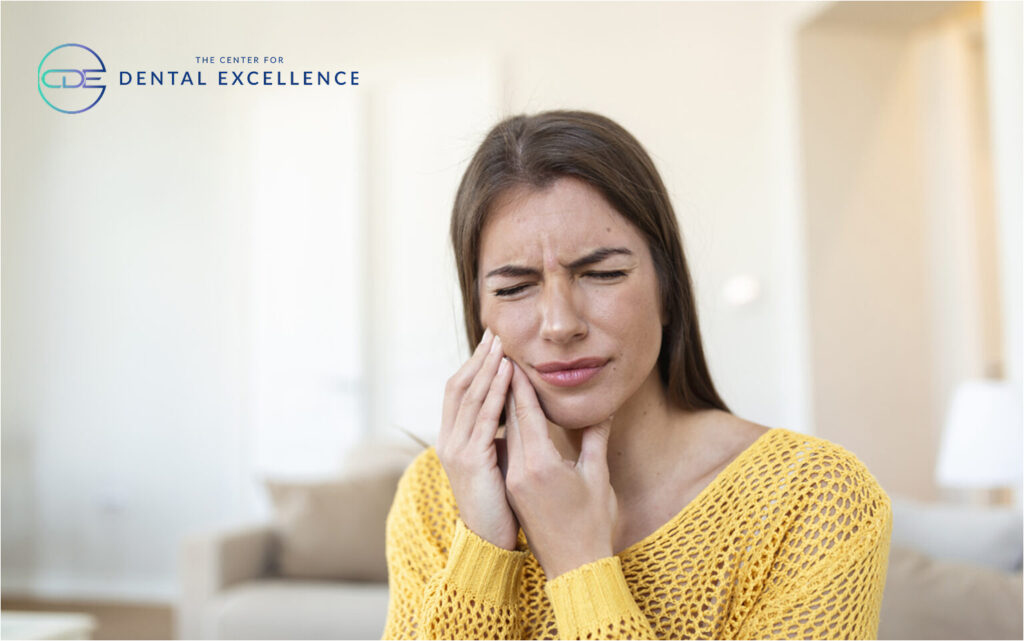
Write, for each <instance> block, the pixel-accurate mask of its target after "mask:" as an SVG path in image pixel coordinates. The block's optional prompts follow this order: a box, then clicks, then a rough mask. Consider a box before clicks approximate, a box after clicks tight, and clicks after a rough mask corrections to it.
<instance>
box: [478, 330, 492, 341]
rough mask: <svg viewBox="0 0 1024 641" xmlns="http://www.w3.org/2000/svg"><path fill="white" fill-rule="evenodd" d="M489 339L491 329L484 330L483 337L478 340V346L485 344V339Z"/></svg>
mask: <svg viewBox="0 0 1024 641" xmlns="http://www.w3.org/2000/svg"><path fill="white" fill-rule="evenodd" d="M490 337H491V328H490V327H486V328H484V335H483V338H481V339H480V344H481V345H483V344H484V343H486V342H487V339H488V338H490Z"/></svg>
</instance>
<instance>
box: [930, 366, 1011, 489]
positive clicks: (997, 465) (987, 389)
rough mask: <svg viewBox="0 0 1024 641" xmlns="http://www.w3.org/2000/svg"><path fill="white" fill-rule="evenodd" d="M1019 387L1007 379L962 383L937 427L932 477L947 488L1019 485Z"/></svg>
mask: <svg viewBox="0 0 1024 641" xmlns="http://www.w3.org/2000/svg"><path fill="white" fill-rule="evenodd" d="M1021 414H1022V408H1021V393H1020V390H1019V389H1014V386H1013V385H1011V384H1010V383H1008V382H1006V381H996V380H974V381H966V382H964V383H961V384H960V385H959V386H958V387H957V388H956V391H955V393H954V394H953V402H952V403H951V404H950V407H949V414H948V415H947V417H946V425H945V428H944V430H943V433H942V445H941V449H940V450H939V461H938V464H937V465H936V467H935V478H936V480H937V481H938V483H939V484H940V485H943V486H946V487H951V488H969V489H985V488H989V489H991V488H1002V487H1020V486H1021V471H1022V470H1021V459H1022V457H1024V454H1022V452H1021V446H1022V441H1021V432H1022V421H1021Z"/></svg>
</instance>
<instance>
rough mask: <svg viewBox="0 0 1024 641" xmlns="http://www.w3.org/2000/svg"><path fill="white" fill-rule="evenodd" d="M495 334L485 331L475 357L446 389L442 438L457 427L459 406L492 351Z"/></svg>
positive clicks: (455, 375) (454, 376)
mask: <svg viewBox="0 0 1024 641" xmlns="http://www.w3.org/2000/svg"><path fill="white" fill-rule="evenodd" d="M493 339H494V334H493V333H492V332H491V330H490V328H487V329H486V330H485V331H484V335H483V338H481V339H480V343H479V344H478V345H477V346H476V349H475V350H474V351H473V355H472V356H470V357H469V359H468V360H466V362H465V363H463V364H462V367H460V368H459V369H458V371H456V372H455V373H454V374H452V376H451V378H449V379H448V382H447V383H446V384H445V387H444V404H443V406H442V408H441V437H442V438H444V437H446V436H448V432H449V431H450V430H451V428H452V427H453V426H454V425H455V417H456V416H458V414H459V406H460V405H461V404H462V397H463V396H464V395H465V393H466V390H467V389H469V386H470V384H471V383H472V382H473V379H474V378H475V377H476V374H477V372H479V371H480V368H481V367H482V366H483V364H484V360H485V359H486V358H487V355H488V353H489V352H490V349H491V343H492V341H493Z"/></svg>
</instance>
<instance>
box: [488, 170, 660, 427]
mask: <svg viewBox="0 0 1024 641" xmlns="http://www.w3.org/2000/svg"><path fill="white" fill-rule="evenodd" d="M479 269H480V272H479V274H478V276H479V278H478V282H479V283H480V284H479V287H480V292H479V294H480V317H481V321H482V322H483V324H484V326H485V327H490V328H491V330H492V331H493V332H494V333H495V334H497V335H498V336H500V337H501V341H502V347H503V349H504V352H505V354H506V355H507V356H508V357H510V358H511V359H512V360H514V361H515V362H516V363H518V364H519V366H520V367H521V368H522V369H523V371H524V372H525V373H526V375H527V376H528V377H529V379H530V382H531V383H533V386H534V388H535V389H536V391H537V396H538V398H539V399H540V402H541V406H542V407H543V408H544V413H545V414H546V415H547V417H548V419H549V420H551V421H553V422H554V423H556V424H558V425H561V426H562V427H565V428H582V427H586V426H588V425H593V424H595V423H598V422H600V421H602V420H604V419H605V418H607V417H608V416H609V415H611V414H613V413H615V412H616V411H618V409H619V408H620V407H622V406H623V404H625V403H626V402H627V401H629V400H630V399H631V398H632V397H633V396H634V394H635V393H636V392H637V390H639V389H640V388H641V386H642V385H643V384H644V383H645V382H646V381H648V380H649V379H650V377H652V376H653V377H655V378H656V377H657V376H658V373H657V369H656V363H657V360H658V352H659V349H660V347H661V331H662V324H663V318H662V312H661V304H660V300H659V296H658V281H657V275H656V274H655V271H654V263H653V261H652V260H651V255H650V252H649V251H648V249H647V243H646V242H645V241H644V239H643V237H641V236H640V234H639V232H637V231H636V230H635V229H634V228H633V226H632V225H631V224H630V223H629V222H627V221H626V219H625V218H623V217H622V215H621V214H619V213H618V212H617V211H615V209H613V208H612V207H611V205H609V204H608V203H607V202H606V201H605V199H604V198H603V197H602V196H601V194H600V192H598V191H597V190H596V189H595V188H593V187H591V186H590V185H588V184H587V183H585V182H582V181H579V180H576V179H573V178H561V179H559V180H557V181H556V182H555V183H553V184H552V185H551V186H550V187H548V188H546V189H544V190H537V189H534V188H530V187H520V188H515V189H512V190H510V191H509V192H507V193H506V194H504V195H503V197H502V198H500V199H499V200H498V202H497V203H496V205H495V206H494V208H493V209H492V211H491V212H490V215H489V217H488V219H487V222H486V224H485V226H484V229H483V233H482V235H481V243H480V258H479Z"/></svg>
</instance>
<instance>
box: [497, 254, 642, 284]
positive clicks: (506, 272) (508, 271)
mask: <svg viewBox="0 0 1024 641" xmlns="http://www.w3.org/2000/svg"><path fill="white" fill-rule="evenodd" d="M618 254H622V255H624V256H632V255H633V252H632V251H630V250H628V249H626V248H625V247H601V248H599V249H595V250H594V251H592V252H590V253H589V254H587V255H586V256H583V257H582V258H577V259H576V260H574V261H572V262H571V263H569V265H568V268H569V270H570V271H576V270H578V269H581V268H583V267H588V266H590V265H594V264H596V263H599V262H601V261H602V260H604V259H605V258H608V257H609V256H615V255H618ZM538 274H540V272H539V271H538V270H536V269H534V268H533V267H523V266H521V265H503V266H502V267H499V268H497V269H492V270H491V271H489V272H487V275H486V276H484V278H490V277H491V276H509V277H515V276H537V275H538Z"/></svg>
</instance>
